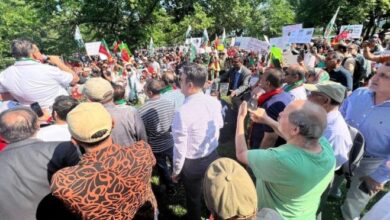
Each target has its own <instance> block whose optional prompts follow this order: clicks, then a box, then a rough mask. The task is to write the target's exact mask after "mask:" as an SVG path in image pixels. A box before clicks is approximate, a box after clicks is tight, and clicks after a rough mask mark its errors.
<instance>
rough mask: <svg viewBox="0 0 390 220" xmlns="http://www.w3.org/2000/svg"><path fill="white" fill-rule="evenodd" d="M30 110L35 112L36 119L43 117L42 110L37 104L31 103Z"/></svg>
mask: <svg viewBox="0 0 390 220" xmlns="http://www.w3.org/2000/svg"><path fill="white" fill-rule="evenodd" d="M30 108H31V109H32V110H33V111H34V112H35V114H37V115H38V117H42V116H43V111H42V108H41V106H40V105H39V103H38V102H34V103H32V104H31V105H30Z"/></svg>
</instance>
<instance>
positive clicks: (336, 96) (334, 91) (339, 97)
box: [304, 81, 346, 103]
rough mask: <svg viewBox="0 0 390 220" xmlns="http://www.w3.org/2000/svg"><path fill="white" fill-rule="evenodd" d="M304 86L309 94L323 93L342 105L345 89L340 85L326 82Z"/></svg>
mask: <svg viewBox="0 0 390 220" xmlns="http://www.w3.org/2000/svg"><path fill="white" fill-rule="evenodd" d="M304 86H305V88H306V89H307V90H309V91H311V92H321V93H324V94H325V95H327V96H329V97H330V98H331V99H333V100H335V101H336V102H338V103H342V102H343V100H344V98H345V92H346V88H345V87H344V86H343V85H341V84H340V83H336V82H331V81H327V82H322V83H318V84H305V85H304Z"/></svg>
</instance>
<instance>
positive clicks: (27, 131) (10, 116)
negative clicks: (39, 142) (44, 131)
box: [0, 108, 39, 143]
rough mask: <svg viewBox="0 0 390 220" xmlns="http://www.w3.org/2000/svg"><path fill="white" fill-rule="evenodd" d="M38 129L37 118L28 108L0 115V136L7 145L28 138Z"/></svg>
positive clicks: (8, 111) (11, 110) (15, 109)
mask: <svg viewBox="0 0 390 220" xmlns="http://www.w3.org/2000/svg"><path fill="white" fill-rule="evenodd" d="M38 129H39V125H38V116H37V115H36V114H35V113H34V112H33V111H32V110H31V109H29V108H14V109H9V110H7V111H4V112H2V113H1V114H0V135H1V137H2V138H3V139H4V140H5V141H7V142H8V143H14V142H17V141H22V140H25V139H27V138H30V137H32V136H33V135H34V134H35V133H36V132H37V131H38Z"/></svg>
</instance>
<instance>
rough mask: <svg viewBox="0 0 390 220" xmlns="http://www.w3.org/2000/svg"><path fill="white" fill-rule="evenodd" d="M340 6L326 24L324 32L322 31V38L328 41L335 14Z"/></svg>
mask: <svg viewBox="0 0 390 220" xmlns="http://www.w3.org/2000/svg"><path fill="white" fill-rule="evenodd" d="M339 10H340V6H339V7H338V8H337V10H336V13H334V15H333V17H332V19H331V20H330V21H329V23H328V25H327V26H326V29H325V32H324V38H325V39H326V40H327V41H329V36H330V34H331V32H332V31H333V26H334V23H335V22H336V17H337V14H338V13H339Z"/></svg>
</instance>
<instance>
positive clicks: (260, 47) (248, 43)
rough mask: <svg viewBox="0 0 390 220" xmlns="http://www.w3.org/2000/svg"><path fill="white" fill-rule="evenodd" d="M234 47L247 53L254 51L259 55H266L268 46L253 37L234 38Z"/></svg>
mask: <svg viewBox="0 0 390 220" xmlns="http://www.w3.org/2000/svg"><path fill="white" fill-rule="evenodd" d="M235 46H237V47H240V49H243V50H247V51H254V52H258V53H261V54H264V53H265V54H266V53H268V51H269V48H270V46H269V44H268V43H267V42H265V41H261V40H259V39H256V38H253V37H238V38H236V42H235Z"/></svg>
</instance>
